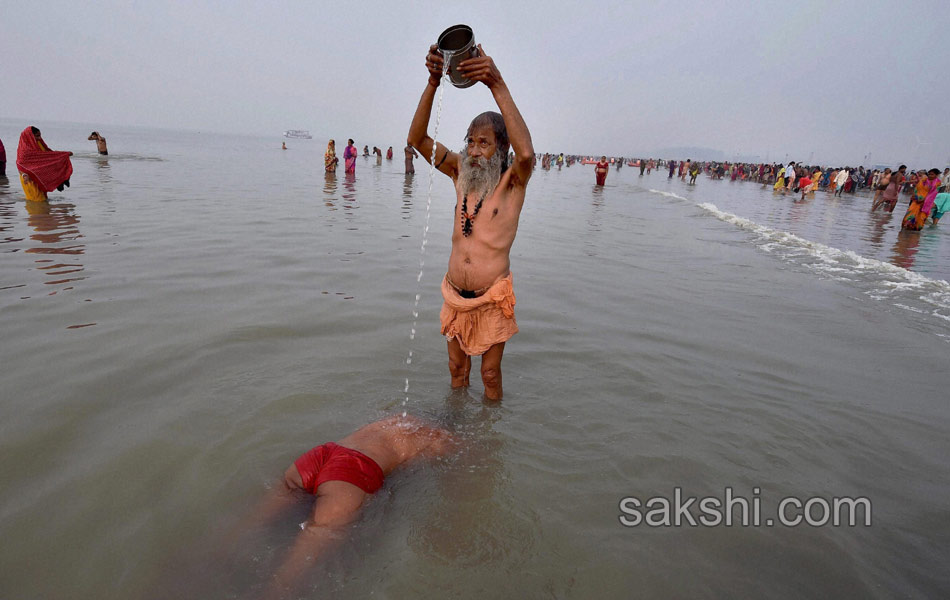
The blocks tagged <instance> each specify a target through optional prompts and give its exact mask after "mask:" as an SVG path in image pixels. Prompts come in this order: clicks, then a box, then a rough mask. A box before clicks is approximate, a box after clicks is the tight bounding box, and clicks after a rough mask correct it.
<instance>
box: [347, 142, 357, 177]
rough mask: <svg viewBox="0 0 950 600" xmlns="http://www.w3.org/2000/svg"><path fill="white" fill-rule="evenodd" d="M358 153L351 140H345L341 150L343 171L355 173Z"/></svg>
mask: <svg viewBox="0 0 950 600" xmlns="http://www.w3.org/2000/svg"><path fill="white" fill-rule="evenodd" d="M358 153H359V151H358V150H357V149H356V146H354V145H353V140H346V148H345V149H344V150H343V160H344V161H345V170H344V172H345V173H356V156H357V154H358Z"/></svg>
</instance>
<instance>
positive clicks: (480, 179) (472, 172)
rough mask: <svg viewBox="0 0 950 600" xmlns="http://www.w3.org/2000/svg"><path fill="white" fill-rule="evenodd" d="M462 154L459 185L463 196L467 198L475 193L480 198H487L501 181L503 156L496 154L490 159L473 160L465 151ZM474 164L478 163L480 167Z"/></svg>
mask: <svg viewBox="0 0 950 600" xmlns="http://www.w3.org/2000/svg"><path fill="white" fill-rule="evenodd" d="M461 154H462V161H461V163H460V164H459V179H458V185H459V189H461V190H462V195H463V196H465V197H466V198H467V197H468V195H469V194H470V193H472V192H475V193H476V194H477V195H478V197H479V198H485V197H487V196H488V195H489V194H490V193H491V192H492V190H494V189H495V186H497V185H498V181H499V180H501V156H500V155H499V154H498V153H497V152H496V153H495V154H494V155H493V156H492V157H491V158H490V159H489V158H485V157H480V158H471V157H470V156H468V154H467V152H466V151H465V150H464V149H463V150H462V152H461ZM473 162H477V163H478V166H477V167H476V166H474V165H473V164H472V163H473Z"/></svg>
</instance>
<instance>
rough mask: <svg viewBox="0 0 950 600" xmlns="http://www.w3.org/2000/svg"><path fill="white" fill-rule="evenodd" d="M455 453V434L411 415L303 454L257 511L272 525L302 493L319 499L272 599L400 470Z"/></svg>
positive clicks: (277, 580) (275, 583) (338, 536)
mask: <svg viewBox="0 0 950 600" xmlns="http://www.w3.org/2000/svg"><path fill="white" fill-rule="evenodd" d="M456 448H457V442H456V440H455V438H454V437H453V435H452V434H451V433H450V432H449V431H447V430H445V429H443V428H441V427H438V426H435V425H432V424H430V423H427V422H425V421H423V420H422V419H419V418H417V417H413V416H411V415H410V416H395V417H389V418H386V419H382V420H379V421H375V422H373V423H370V424H368V425H364V426H363V427H361V428H359V429H357V430H356V431H354V432H353V433H351V434H349V435H348V436H346V437H344V438H342V439H341V440H339V441H338V442H327V443H325V444H322V445H320V446H316V447H315V448H312V449H310V450H308V451H307V452H304V453H303V454H302V455H301V456H300V457H299V458H298V459H297V460H295V461H294V462H293V464H291V465H290V466H289V467H287V470H286V471H284V477H283V482H282V484H281V485H280V486H279V488H278V489H277V490H275V491H274V492H273V493H272V495H271V496H270V497H269V498H268V499H267V500H265V503H264V506H263V507H262V508H261V510H260V511H259V512H258V515H257V517H258V518H260V519H261V520H269V519H270V518H273V517H275V516H276V515H278V514H279V513H280V512H282V510H283V509H284V508H286V507H288V506H289V505H290V504H291V503H292V502H293V501H294V498H295V496H298V495H299V494H300V493H301V492H303V493H307V494H312V495H314V496H316V499H315V500H314V503H313V510H312V511H311V513H310V518H309V519H308V520H307V521H306V523H303V524H301V527H302V529H303V531H301V532H300V534H299V535H298V536H297V539H296V540H295V542H294V544H293V546H292V547H291V549H290V550H289V551H288V553H287V556H286V557H285V558H284V561H283V563H282V564H281V566H280V567H279V568H278V570H277V572H276V574H275V576H274V581H273V588H272V590H271V596H279V595H280V594H282V593H283V592H285V591H288V590H289V589H292V588H293V587H294V586H295V584H296V583H297V581H298V580H299V579H300V577H301V575H302V574H303V573H304V571H305V570H306V569H307V567H308V566H311V565H313V564H314V563H315V562H316V561H317V560H318V559H319V557H320V555H321V554H322V553H323V552H325V551H326V550H327V549H328V548H329V547H330V546H332V545H333V544H334V543H335V542H336V541H338V540H340V539H341V538H342V537H343V536H342V535H341V531H342V529H343V528H344V527H345V526H346V525H348V524H349V523H351V522H352V521H353V520H354V519H356V517H357V516H358V514H359V511H360V508H361V507H362V506H363V504H364V503H365V502H366V500H367V499H368V498H369V497H370V496H372V495H373V494H375V493H376V492H377V491H378V490H379V489H380V488H381V487H382V485H383V480H384V479H385V477H386V476H387V475H389V474H390V473H391V472H392V471H394V470H395V469H396V468H398V467H400V466H402V465H405V464H406V463H408V462H410V461H413V460H415V459H426V458H430V459H431V458H435V457H439V456H444V455H446V454H449V453H450V452H452V451H454V450H455V449H456Z"/></svg>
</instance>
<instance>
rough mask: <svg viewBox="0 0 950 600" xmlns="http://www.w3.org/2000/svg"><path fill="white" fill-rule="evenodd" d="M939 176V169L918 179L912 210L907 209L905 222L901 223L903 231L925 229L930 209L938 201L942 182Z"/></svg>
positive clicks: (931, 170)
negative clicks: (938, 192) (938, 191)
mask: <svg viewBox="0 0 950 600" xmlns="http://www.w3.org/2000/svg"><path fill="white" fill-rule="evenodd" d="M939 174H940V170H939V169H930V170H929V171H927V176H926V177H919V178H918V182H917V187H916V189H915V190H914V197H913V199H912V200H911V201H910V208H908V209H907V213H906V214H905V215H904V220H903V221H901V229H909V230H911V231H920V230H921V229H923V227H924V224H925V223H926V222H927V217H928V216H929V215H930V209H932V208H933V206H934V202H935V200H936V199H937V190H938V189H939V188H940V180H939V179H938V178H937V175H939ZM938 220H939V218H938Z"/></svg>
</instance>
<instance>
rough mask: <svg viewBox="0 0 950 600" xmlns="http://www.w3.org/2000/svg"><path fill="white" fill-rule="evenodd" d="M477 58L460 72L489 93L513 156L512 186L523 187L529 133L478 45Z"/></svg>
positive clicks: (529, 158) (529, 159)
mask: <svg viewBox="0 0 950 600" xmlns="http://www.w3.org/2000/svg"><path fill="white" fill-rule="evenodd" d="M478 53H479V56H478V57H477V58H469V59H467V60H463V61H462V62H460V63H459V71H461V72H462V73H463V74H464V75H465V76H466V77H468V78H469V79H474V80H475V81H481V82H482V83H484V84H485V85H487V86H488V89H490V90H491V93H492V96H494V98H495V103H496V104H497V105H498V110H499V111H501V116H502V117H504V119H505V128H506V129H507V130H508V142H509V143H510V144H511V149H512V150H514V153H515V162H514V164H513V165H511V168H512V178H511V182H512V185H522V186H523V185H525V184H527V183H528V178H530V177H531V172H532V170H533V167H534V145H533V144H532V143H531V133H530V132H528V126H527V125H526V124H525V122H524V118H523V117H522V116H521V112H520V111H518V107H517V106H515V101H514V100H513V99H512V98H511V92H510V91H508V86H507V85H506V84H505V80H504V79H502V77H501V73H500V72H499V71H498V67H496V66H495V61H494V60H492V58H491V57H490V56H488V55H487V54H485V51H484V50H482V46H481V44H479V45H478Z"/></svg>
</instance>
